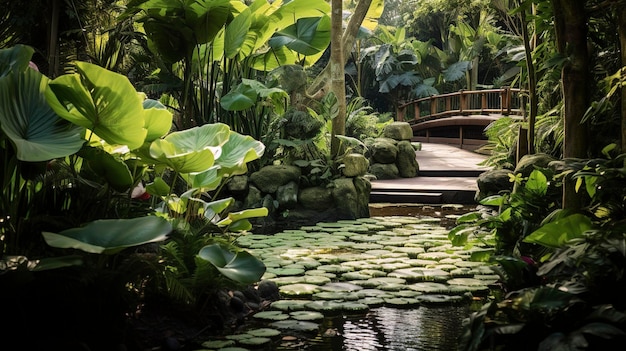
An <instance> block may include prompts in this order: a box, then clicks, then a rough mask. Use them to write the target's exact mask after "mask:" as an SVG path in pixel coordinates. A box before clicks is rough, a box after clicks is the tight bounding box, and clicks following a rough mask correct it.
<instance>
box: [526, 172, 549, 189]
mask: <svg viewBox="0 0 626 351" xmlns="http://www.w3.org/2000/svg"><path fill="white" fill-rule="evenodd" d="M524 188H525V189H526V190H530V191H532V192H533V193H535V194H540V195H545V194H546V192H547V191H548V179H547V178H546V176H545V175H544V174H543V173H542V172H541V171H539V170H537V169H535V170H533V171H532V172H531V173H530V175H529V176H528V180H527V181H526V184H525V185H524Z"/></svg>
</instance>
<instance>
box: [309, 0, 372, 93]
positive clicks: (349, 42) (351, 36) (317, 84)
mask: <svg viewBox="0 0 626 351" xmlns="http://www.w3.org/2000/svg"><path fill="white" fill-rule="evenodd" d="M371 4H372V0H359V2H358V3H357V5H356V9H355V10H354V13H353V14H352V17H350V21H348V25H347V26H346V30H345V32H343V37H342V39H341V42H342V43H343V52H344V58H343V64H344V65H345V64H346V62H347V60H348V55H345V53H346V52H350V50H352V47H353V46H354V43H355V42H356V36H357V34H358V33H359V29H360V28H361V23H363V20H364V19H365V15H367V11H368V10H369V8H370V5H371ZM340 28H341V27H340ZM341 30H343V28H342V29H341ZM340 33H341V31H340ZM331 35H332V34H331ZM331 45H332V44H331ZM330 66H331V64H330V62H329V63H328V64H327V65H326V67H324V69H323V70H322V71H321V72H320V74H318V75H317V77H315V79H314V80H313V82H312V83H311V84H310V85H309V88H308V89H307V95H310V96H317V95H318V93H319V92H320V91H321V92H322V93H323V92H326V91H328V83H329V82H328V79H329V77H330Z"/></svg>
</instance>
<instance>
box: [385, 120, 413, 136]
mask: <svg viewBox="0 0 626 351" xmlns="http://www.w3.org/2000/svg"><path fill="white" fill-rule="evenodd" d="M383 136H384V137H387V138H391V139H394V140H398V141H400V140H411V138H413V129H412V128H411V125H410V124H409V123H408V122H392V123H390V124H387V125H386V126H385V128H384V129H383Z"/></svg>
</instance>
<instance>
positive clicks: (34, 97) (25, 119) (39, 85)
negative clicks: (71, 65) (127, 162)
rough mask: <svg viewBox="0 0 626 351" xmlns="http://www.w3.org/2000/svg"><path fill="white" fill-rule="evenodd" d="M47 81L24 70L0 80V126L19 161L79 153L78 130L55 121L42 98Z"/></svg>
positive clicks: (59, 120)
mask: <svg viewBox="0 0 626 351" xmlns="http://www.w3.org/2000/svg"><path fill="white" fill-rule="evenodd" d="M48 81H49V80H48V78H46V77H45V76H44V75H42V74H41V73H39V72H37V71H35V70H32V69H26V70H25V71H21V72H14V73H13V74H10V75H8V76H5V77H3V78H0V127H1V128H2V131H3V132H4V133H5V134H6V136H7V137H8V138H9V139H11V141H12V142H13V144H14V145H15V148H16V150H17V158H18V159H19V160H22V161H29V162H38V161H48V160H51V159H54V158H59V157H65V156H68V155H71V154H73V153H75V152H77V151H78V150H80V148H81V146H82V144H83V143H84V141H85V140H84V139H83V138H82V137H81V133H82V131H83V129H82V128H80V127H78V126H76V125H73V124H71V123H68V122H67V121H65V120H63V119H61V118H59V116H57V115H56V114H55V113H54V111H53V110H52V109H51V108H50V106H49V105H48V103H47V102H46V99H45V97H44V91H45V89H46V87H47V86H48Z"/></svg>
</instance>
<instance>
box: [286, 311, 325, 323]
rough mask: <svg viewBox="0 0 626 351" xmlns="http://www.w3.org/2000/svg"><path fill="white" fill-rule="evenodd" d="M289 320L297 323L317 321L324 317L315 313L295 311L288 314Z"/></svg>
mask: <svg viewBox="0 0 626 351" xmlns="http://www.w3.org/2000/svg"><path fill="white" fill-rule="evenodd" d="M289 315H290V316H291V318H293V319H295V320H298V321H318V320H321V319H324V315H323V314H321V313H320V312H315V311H295V312H290V313H289Z"/></svg>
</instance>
